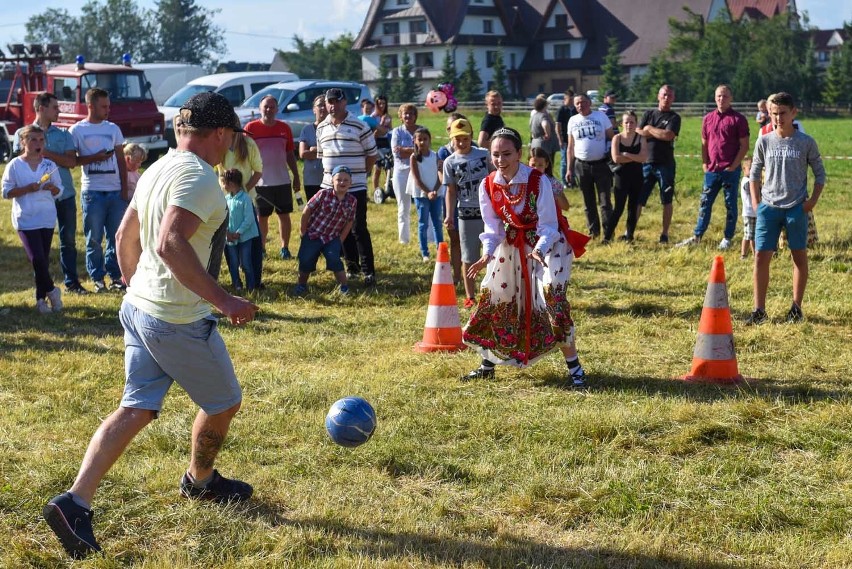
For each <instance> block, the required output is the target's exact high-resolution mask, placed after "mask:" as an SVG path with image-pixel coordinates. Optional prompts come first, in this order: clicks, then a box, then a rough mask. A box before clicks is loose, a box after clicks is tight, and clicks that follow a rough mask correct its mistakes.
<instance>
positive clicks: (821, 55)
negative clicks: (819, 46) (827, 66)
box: [817, 51, 831, 61]
mask: <svg viewBox="0 0 852 569" xmlns="http://www.w3.org/2000/svg"><path fill="white" fill-rule="evenodd" d="M817 59H818V60H819V61H828V60H829V59H831V58H830V57H829V54H828V52H827V51H821V52H819V54H818V55H817Z"/></svg>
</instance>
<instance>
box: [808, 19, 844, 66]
mask: <svg viewBox="0 0 852 569" xmlns="http://www.w3.org/2000/svg"><path fill="white" fill-rule="evenodd" d="M850 39H852V38H850V37H849V34H847V33H846V30H845V29H843V28H839V29H836V30H813V31H811V41H813V44H814V57H816V60H817V65H818V66H819V67H821V68H823V69H825V68H826V67H828V65H829V63H831V57H832V56H833V55H834V54H835V53H837V52H838V51H840V48H842V47H843V44H844V43H846V42H847V41H850Z"/></svg>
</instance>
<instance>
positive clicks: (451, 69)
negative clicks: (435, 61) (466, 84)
mask: <svg viewBox="0 0 852 569" xmlns="http://www.w3.org/2000/svg"><path fill="white" fill-rule="evenodd" d="M457 81H458V73H457V72H456V62H455V60H454V59H453V56H452V55H450V50H449V49H448V50H447V51H445V52H444V62H443V64H442V65H441V75H440V76H439V77H438V83H452V84H453V86H455V84H456V82H457Z"/></svg>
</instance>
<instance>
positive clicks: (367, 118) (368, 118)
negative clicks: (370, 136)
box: [358, 115, 379, 130]
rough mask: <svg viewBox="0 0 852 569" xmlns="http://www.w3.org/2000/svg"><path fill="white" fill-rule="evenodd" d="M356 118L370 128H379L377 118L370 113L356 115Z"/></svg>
mask: <svg viewBox="0 0 852 569" xmlns="http://www.w3.org/2000/svg"><path fill="white" fill-rule="evenodd" d="M358 120H359V121H361V122H363V123H366V125H367V126H368V127H370V130H376V129H377V128H379V120H378V119H377V118H376V117H374V116H372V115H358Z"/></svg>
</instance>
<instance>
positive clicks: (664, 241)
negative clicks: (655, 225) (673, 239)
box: [660, 233, 669, 245]
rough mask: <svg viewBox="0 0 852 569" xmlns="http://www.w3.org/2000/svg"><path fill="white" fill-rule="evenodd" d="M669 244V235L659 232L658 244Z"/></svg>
mask: <svg viewBox="0 0 852 569" xmlns="http://www.w3.org/2000/svg"><path fill="white" fill-rule="evenodd" d="M668 244H669V236H668V235H666V234H665V233H662V234H660V245H668Z"/></svg>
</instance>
